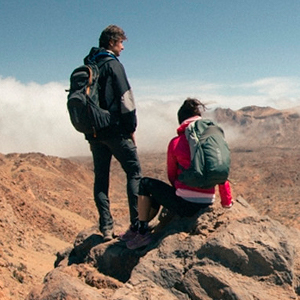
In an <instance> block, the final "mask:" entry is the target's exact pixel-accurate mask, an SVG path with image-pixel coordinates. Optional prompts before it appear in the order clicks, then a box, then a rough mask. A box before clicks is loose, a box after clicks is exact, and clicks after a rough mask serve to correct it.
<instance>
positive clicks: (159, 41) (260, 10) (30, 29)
mask: <svg viewBox="0 0 300 300" xmlns="http://www.w3.org/2000/svg"><path fill="white" fill-rule="evenodd" d="M0 4H1V10H0V28H1V30H0V39H1V55H0V66H1V68H0V101H1V103H2V108H1V110H0V111H1V112H0V135H2V138H3V137H6V136H9V135H10V134H11V133H12V132H16V131H17V130H16V129H14V128H13V126H14V125H13V124H11V126H6V129H5V131H4V129H3V127H2V129H1V120H2V123H3V124H6V123H4V121H3V120H4V119H5V118H8V116H10V114H11V113H18V114H19V118H18V119H20V120H23V118H25V116H29V117H28V119H26V120H23V124H28V130H30V125H31V123H30V121H29V120H32V119H34V118H37V115H38V116H39V118H40V120H38V121H37V123H38V124H39V123H40V126H47V127H48V128H49V126H51V125H53V126H55V125H56V126H57V124H59V125H60V129H59V128H57V129H56V130H54V131H53V132H52V135H51V136H53V135H56V136H59V138H60V137H61V134H60V135H59V134H58V132H60V131H62V129H61V128H63V127H65V126H67V125H66V124H65V123H64V122H62V121H61V119H62V118H65V119H67V117H65V116H64V115H63V114H65V101H66V95H65V93H64V92H63V91H64V89H65V88H67V87H68V80H69V76H70V73H71V71H72V70H73V69H74V68H75V67H76V66H78V65H80V64H82V59H83V57H84V56H85V55H86V54H87V53H88V51H89V50H90V48H91V47H92V46H97V44H98V38H99V35H100V33H101V31H102V29H103V28H104V27H106V26H107V25H109V24H117V25H119V26H121V27H122V28H123V29H124V30H125V32H126V34H127V36H128V41H126V42H125V43H124V45H125V50H124V51H123V52H122V54H121V57H120V60H121V62H122V63H123V64H124V66H125V69H126V72H127V75H128V77H129V80H130V83H131V85H132V87H133V91H134V94H135V98H136V103H137V106H138V108H139V109H140V115H139V119H140V125H141V127H142V128H143V126H144V128H145V129H146V127H147V126H146V125H145V124H147V125H149V126H151V124H148V122H150V121H149V120H145V118H146V117H147V113H146V112H147V109H148V112H149V109H150V108H151V109H152V108H153V106H155V107H156V109H157V110H160V115H161V116H162V118H163V119H164V121H165V120H169V119H170V118H171V116H163V113H162V109H164V110H168V113H174V114H176V109H177V108H178V107H179V105H180V104H181V102H182V101H183V100H184V98H186V97H188V96H191V97H199V98H201V99H202V100H203V101H204V102H207V103H210V104H211V105H212V106H221V107H229V108H232V109H239V108H241V107H243V106H247V105H259V106H267V105H270V106H273V107H275V108H279V109H283V108H289V107H293V106H298V105H299V100H300V96H299V95H300V73H299V72H300V68H299V66H300V55H299V53H300V30H299V29H300V1H299V0H287V1H282V0H281V1H279V0H239V1H238V0H198V1H187V0H182V1H179V0H172V1H171V0H159V1H158V0H152V1H150V0H149V1H147V0H111V1H99V0H98V1H95V0H91V1H83V0H81V1H79V0H72V1H71V0H66V1H64V0H57V1H50V0H48V1H45V0H39V1H35V0H27V1H16V0H11V1H8V0H5V1H4V0H0ZM45 95H47V96H45ZM47 97H49V98H47ZM13 103H14V106H13ZM166 103H167V104H166ZM16 105H17V106H18V105H19V107H18V108H17V109H15V106H16ZM49 105H51V107H49ZM160 105H162V107H161V106H160ZM172 105H174V109H171V107H173V106H172ZM146 107H147V109H146ZM52 110H54V111H55V112H56V114H54V116H53V115H52V114H51V113H50V111H52ZM29 111H30V112H29ZM32 111H35V112H36V114H35V115H34V116H33V115H32ZM61 111H63V113H62V112H61ZM143 111H145V114H146V115H145V116H144V115H142V112H143ZM60 113H61V114H62V115H59V114H60ZM148 115H149V114H148ZM58 116H59V117H58ZM60 117H61V118H60ZM174 119H175V118H173V119H172V122H171V121H170V122H169V123H168V124H169V127H170V128H172V127H174V125H173V124H174ZM45 120H47V123H43V122H46V121H45ZM54 120H55V121H54ZM8 121H9V120H7V122H8ZM14 121H15V120H14ZM66 122H69V120H67V121H66ZM52 123H53V124H52ZM49 124H50V125H49ZM164 125H165V126H167V124H164ZM175 126H176V125H175ZM51 128H52V127H51ZM59 130H60V131H59ZM69 130H70V131H71V130H72V128H69ZM172 132H173V131H172ZM26 134H28V132H27V131H26V132H24V133H22V138H23V139H24V141H23V142H22V143H21V144H22V145H27V144H28V146H27V147H25V148H21V149H24V151H27V149H29V150H30V149H33V150H35V149H38V150H40V151H45V152H47V150H48V149H49V146H47V149H46V150H44V149H45V148H43V147H40V146H39V145H40V143H39V142H37V141H35V142H36V143H37V144H35V143H29V142H28V143H27V144H26V141H25V140H26V139H25V138H24V136H26ZM75 134H76V133H75ZM138 134H139V135H140V136H142V135H143V134H142V133H138ZM68 135H71V136H72V139H75V140H76V139H77V138H78V135H76V137H74V133H72V134H71V133H70V134H68ZM49 138H50V137H49ZM141 140H142V138H141ZM17 145H20V143H17V141H16V143H15V144H14V145H13V146H10V147H8V146H7V147H3V146H2V148H1V146H0V152H9V151H14V149H16V150H15V151H18V149H19V148H18V146H17ZM56 148H57V147H54V146H53V149H56ZM49 152H50V153H56V152H55V150H53V151H49ZM61 153H62V152H61ZM58 155H60V152H58Z"/></svg>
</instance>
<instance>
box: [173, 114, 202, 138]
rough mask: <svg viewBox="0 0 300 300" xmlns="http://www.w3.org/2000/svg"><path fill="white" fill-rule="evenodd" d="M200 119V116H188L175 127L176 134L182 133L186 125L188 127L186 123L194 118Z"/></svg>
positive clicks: (194, 119)
mask: <svg viewBox="0 0 300 300" xmlns="http://www.w3.org/2000/svg"><path fill="white" fill-rule="evenodd" d="M199 119H201V117H200V116H194V117H191V118H188V119H186V120H184V121H183V122H182V123H181V124H180V125H179V127H178V128H177V134H178V135H180V134H184V131H185V129H186V127H188V125H189V124H190V123H192V122H194V121H196V120H199Z"/></svg>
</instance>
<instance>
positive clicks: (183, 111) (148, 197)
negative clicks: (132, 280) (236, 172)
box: [120, 98, 232, 249]
mask: <svg viewBox="0 0 300 300" xmlns="http://www.w3.org/2000/svg"><path fill="white" fill-rule="evenodd" d="M205 108H206V107H205V105H204V104H202V103H201V102H200V101H199V100H197V99H190V98H188V99H187V100H185V101H184V103H183V105H182V106H181V107H180V109H179V111H178V121H179V124H180V126H179V128H178V129H177V133H178V135H177V136H176V137H174V138H173V139H172V140H171V141H170V143H169V146H168V153H167V171H168V178H169V181H170V183H171V185H169V184H167V183H165V182H163V181H160V180H157V179H154V178H149V177H144V178H142V179H141V181H140V185H139V197H138V217H139V221H138V224H136V225H135V226H132V227H130V228H129V229H128V230H127V232H126V233H125V234H123V235H121V236H120V239H121V240H122V241H125V242H126V245H127V248H129V249H137V248H140V247H142V246H146V245H147V244H149V243H150V242H151V234H150V231H149V229H148V222H149V221H151V220H152V219H153V218H154V217H155V216H156V214H157V213H158V211H159V208H160V206H163V207H165V208H167V209H168V210H169V211H171V212H174V213H176V214H178V215H179V216H181V217H191V216H193V215H194V214H196V213H197V212H198V211H199V210H201V209H203V208H206V207H208V206H210V205H212V204H213V202H214V200H215V188H210V189H200V188H195V187H189V186H186V185H185V184H183V183H182V182H180V181H179V180H178V176H179V174H180V173H181V172H182V168H179V165H180V166H182V167H183V168H185V169H187V168H188V167H189V165H190V149H189V144H188V141H187V139H186V137H185V128H186V127H187V126H188V125H189V124H190V123H191V122H193V121H195V120H197V119H199V118H201V109H203V111H204V110H205ZM218 187H219V193H220V198H221V204H222V206H223V207H224V208H230V207H231V206H232V197H231V189H230V185H229V182H228V181H226V182H225V183H224V184H220V185H218Z"/></svg>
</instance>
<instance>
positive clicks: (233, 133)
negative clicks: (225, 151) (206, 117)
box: [212, 106, 300, 148]
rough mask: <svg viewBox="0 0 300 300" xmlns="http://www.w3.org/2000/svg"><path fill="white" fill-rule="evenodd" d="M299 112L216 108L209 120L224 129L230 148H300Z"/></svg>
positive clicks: (271, 109) (296, 110)
mask: <svg viewBox="0 0 300 300" xmlns="http://www.w3.org/2000/svg"><path fill="white" fill-rule="evenodd" d="M299 112H300V109H299V108H294V109H290V110H277V109H274V108H271V107H259V106H247V107H244V108H242V109H239V110H237V111H233V110H231V109H222V108H217V109H216V110H215V111H214V112H213V114H212V116H213V118H214V119H215V120H216V121H217V122H218V123H220V124H222V125H223V126H224V129H225V134H226V132H227V133H228V138H229V140H230V141H231V142H232V146H244V147H252V148H253V147H261V146H273V147H284V148H298V147H300V130H299V128H300V113H299Z"/></svg>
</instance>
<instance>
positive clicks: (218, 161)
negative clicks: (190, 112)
mask: <svg viewBox="0 0 300 300" xmlns="http://www.w3.org/2000/svg"><path fill="white" fill-rule="evenodd" d="M185 136H186V138H187V140H188V143H189V146H190V152H191V165H190V167H189V168H188V169H183V168H182V167H181V169H182V170H183V171H182V173H181V174H180V175H179V177H178V179H179V180H180V181H181V182H183V183H184V184H186V185H187V186H191V187H197V188H203V189H209V188H212V187H214V186H215V185H217V184H223V183H225V181H226V180H227V179H228V176H229V170H230V161H231V159H230V150H229V147H228V144H227V142H226V141H225V138H224V131H223V129H222V128H221V127H220V126H218V125H217V124H215V123H214V122H213V121H211V120H208V119H199V120H197V121H195V122H192V123H190V124H189V125H188V127H187V128H186V129H185Z"/></svg>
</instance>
